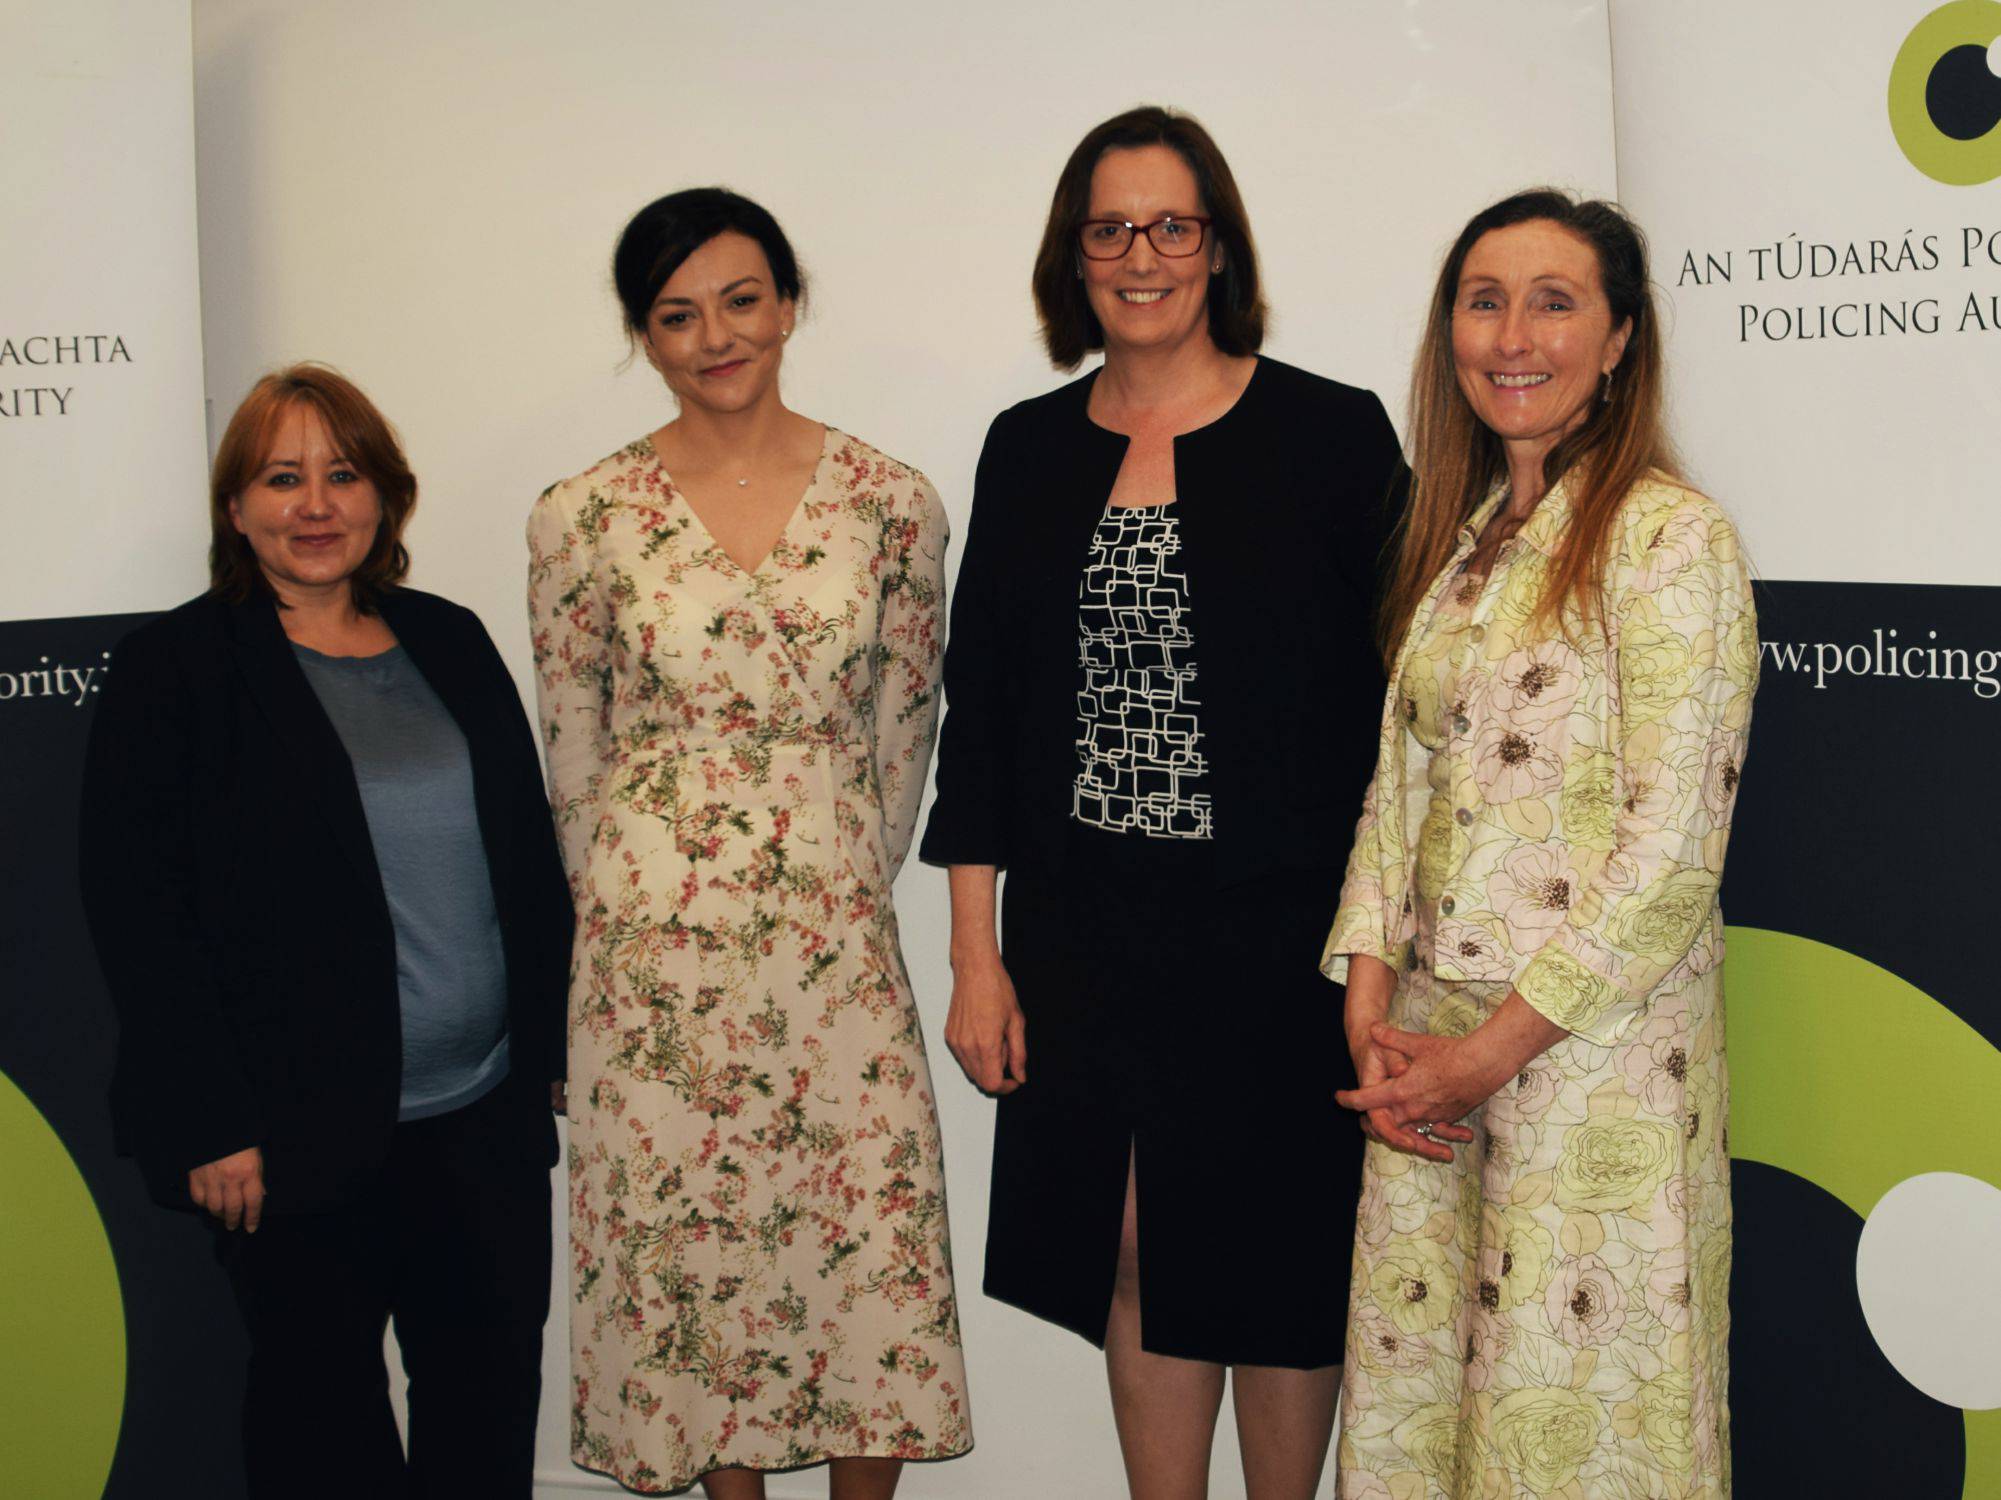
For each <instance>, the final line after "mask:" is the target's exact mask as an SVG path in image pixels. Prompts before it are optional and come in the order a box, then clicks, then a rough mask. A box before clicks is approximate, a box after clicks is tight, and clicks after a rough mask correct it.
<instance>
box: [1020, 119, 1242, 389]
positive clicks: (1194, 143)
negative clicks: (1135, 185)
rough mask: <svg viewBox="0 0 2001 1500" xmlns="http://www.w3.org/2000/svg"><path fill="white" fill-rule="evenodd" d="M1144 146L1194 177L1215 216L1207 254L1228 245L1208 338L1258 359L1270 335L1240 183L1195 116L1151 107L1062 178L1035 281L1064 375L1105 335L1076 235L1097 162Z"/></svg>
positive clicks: (1093, 137)
mask: <svg viewBox="0 0 2001 1500" xmlns="http://www.w3.org/2000/svg"><path fill="white" fill-rule="evenodd" d="M1138 146H1166V147H1167V148H1168V149H1169V150H1171V151H1173V152H1174V153H1175V154H1176V155H1178V156H1179V157H1180V158H1181V159H1182V160H1183V161H1185V162H1187V163H1188V170H1189V171H1191V172H1193V173H1194V174H1195V188H1196V191H1197V192H1198V193H1199V194H1200V196H1201V199H1202V201H1201V203H1199V204H1198V205H1197V207H1198V208H1199V209H1200V211H1201V212H1202V213H1204V214H1207V215H1208V216H1209V218H1210V219H1211V220H1212V222H1211V224H1210V225H1209V234H1210V236H1211V238H1209V239H1208V240H1206V241H1205V243H1204V245H1203V253H1204V254H1205V255H1213V254H1214V247H1215V246H1217V245H1220V246H1222V249H1223V269H1222V271H1221V272H1220V273H1219V274H1218V275H1216V276H1213V277H1211V278H1210V280H1209V337H1210V338H1212V339H1214V340H1215V343H1216V347H1217V348H1218V349H1221V350H1222V351H1223V352H1224V353H1225V354H1231V355H1243V354H1255V353H1257V352H1258V349H1259V348H1260V346H1262V345H1263V343H1264V339H1265V314H1266V308H1265V299H1264V292H1263V289H1262V288H1261V286H1260V285H1259V282H1258V251H1257V246H1256V245H1255V244H1254V243H1253V242H1252V240H1251V221H1250V218H1249V217H1248V216H1247V215H1246V214H1245V213H1244V199H1243V195H1242V194H1241V193H1239V192H1238V191H1237V179H1236V178H1235V177H1233V176H1231V175H1230V164H1229V163H1228V162H1227V161H1225V160H1224V159H1223V153H1222V151H1221V150H1219V149H1218V148H1217V145H1216V142H1215V140H1214V139H1213V138H1212V137H1211V136H1210V134H1209V132H1208V131H1206V130H1204V129H1203V128H1202V126H1201V125H1200V124H1199V123H1198V122H1197V121H1196V120H1195V119H1194V118H1192V117H1191V116H1189V115H1184V114H1177V113H1176V112H1175V111H1173V110H1171V109H1162V108H1161V107H1160V106H1159V105H1155V104H1146V105H1141V106H1140V107H1139V108H1138V109H1129V110H1127V111H1126V112H1125V113H1124V114H1122V115H1114V116H1113V117H1112V118H1111V119H1109V120H1107V121H1105V122H1104V124H1102V125H1099V126H1096V127H1094V128H1093V129H1092V130H1091V131H1090V132H1089V133H1088V134H1087V135H1085V137H1084V139H1083V140H1081V141H1079V142H1078V143H1077V149H1076V150H1074V151H1072V152H1071V153H1070V159H1069V160H1068V161H1067V162H1065V163H1064V164H1063V172H1062V175H1061V176H1059V177H1058V178H1057V179H1056V193H1055V196H1054V197H1052V198H1051V199H1050V202H1049V222H1048V223H1047V224H1045V225H1044V226H1043V230H1042V247H1041V249H1039V250H1037V251H1036V252H1035V274H1034V276H1033V278H1032V279H1031V285H1032V286H1033V288H1034V291H1035V310H1036V312H1037V313H1038V314H1039V315H1040V316H1041V319H1042V342H1043V343H1044V344H1045V345H1046V346H1047V347H1048V349H1049V358H1050V361H1051V362H1052V363H1053V364H1054V365H1055V366H1056V367H1057V368H1058V369H1059V370H1074V369H1076V368H1077V366H1078V365H1079V364H1080V363H1082V362H1083V359H1084V356H1085V355H1086V354H1089V353H1091V352H1092V351H1093V350H1095V349H1102V348H1104V347H1105V330H1104V328H1103V327H1102V326H1101V325H1100V324H1099V322H1098V315H1097V314H1096V313H1094V312H1092V311H1091V302H1090V299H1089V298H1088V297H1086V296H1085V295H1084V281H1083V278H1082V276H1080V275H1079V274H1078V271H1079V262H1078V256H1079V254H1080V251H1079V250H1078V248H1077V232H1078V230H1079V229H1081V228H1082V227H1083V223H1084V220H1085V219H1086V218H1087V217H1089V215H1090V212H1091V173H1092V172H1093V171H1094V170H1096V168H1097V165H1098V159H1099V158H1100V157H1101V156H1103V155H1104V154H1105V153H1106V152H1107V151H1120V150H1127V149H1130V148H1133V147H1138Z"/></svg>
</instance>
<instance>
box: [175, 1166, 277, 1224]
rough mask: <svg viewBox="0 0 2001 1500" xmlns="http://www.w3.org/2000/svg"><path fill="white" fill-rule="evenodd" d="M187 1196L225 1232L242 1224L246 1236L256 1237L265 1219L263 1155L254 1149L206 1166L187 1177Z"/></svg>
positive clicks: (200, 1167)
mask: <svg viewBox="0 0 2001 1500" xmlns="http://www.w3.org/2000/svg"><path fill="white" fill-rule="evenodd" d="M188 1196H189V1197H190V1198H192V1199H194V1200H195V1207H197V1208H204V1209H207V1210H208V1211H209V1212H210V1213H212V1214H214V1215H215V1216H216V1217H217V1218H218V1219H220V1220H222V1227H223V1228H224V1229H234V1228H236V1226H237V1225H238V1224H241V1225H242V1226H243V1229H244V1232H245V1233H247V1234H255V1233H257V1226H258V1224H260V1223H261V1222H263V1219H264V1153H263V1152H262V1151H260V1150H258V1149H257V1147H255V1146H251V1147H249V1148H247V1149H246V1150H242V1151H232V1152H230V1154H229V1155H227V1156H224V1157H219V1158H217V1159H216V1160H215V1161H211V1162H205V1163H203V1164H202V1165H201V1166H199V1167H196V1168H195V1169H194V1170H193V1171H192V1172H190V1173H188Z"/></svg>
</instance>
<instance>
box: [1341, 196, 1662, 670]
mask: <svg viewBox="0 0 2001 1500" xmlns="http://www.w3.org/2000/svg"><path fill="white" fill-rule="evenodd" d="M1531 221H1546V222H1548V223H1551V224H1555V225H1557V226H1558V227H1559V228H1563V229H1567V230H1569V231H1570V232H1571V233H1572V234H1574V235H1576V236H1577V237H1578V238H1579V239H1581V240H1583V241H1584V242H1585V243H1586V244H1587V245H1589V246H1590V247H1591V250H1592V253H1593V254H1594V255H1595V256H1596V258H1597V261H1598V276H1599V280H1600V282H1601V283H1602V284H1603V286H1604V288H1605V298H1606V301H1607V302H1609V303H1610V304H1611V309H1612V326H1613V327H1614V328H1617V327H1618V326H1619V325H1620V324H1622V323H1624V322H1626V321H1627V320H1628V319H1630V320H1631V322H1632V333H1631V334H1630V335H1629V336H1628V338H1627V340H1626V349H1625V353H1624V355H1623V357H1622V358H1621V359H1620V361H1619V365H1618V368H1617V369H1616V370H1614V371H1613V372H1612V380H1611V384H1610V386H1609V388H1608V389H1607V392H1606V399H1604V400H1603V401H1596V402H1594V403H1593V405H1592V407H1591V410H1590V412H1589V414H1588V415H1587V416H1586V417H1585V419H1584V422H1583V425H1582V426H1580V427H1579V428H1578V429H1577V430H1576V431H1575V432H1573V433H1571V434H1570V435H1569V436H1567V437H1565V438H1564V439H1563V440H1562V441H1561V442H1559V443H1558V444H1557V445H1556V446H1555V447H1554V448H1552V449H1551V450H1550V452H1549V456H1548V457H1547V458H1545V459H1544V460H1543V481H1544V483H1545V485H1546V486H1549V487H1554V486H1555V484H1556V483H1557V481H1558V480H1560V479H1562V478H1564V477H1565V476H1566V475H1571V476H1573V487H1572V492H1571V495H1570V523H1569V526H1568V528H1567V531H1566V534H1565V536H1564V541H1563V547H1562V551H1561V553H1560V554H1559V555H1558V556H1557V557H1556V558H1555V559H1553V561H1552V565H1551V568H1550V573H1549V582H1548V585H1547V587H1546V588H1545V590H1544V593H1543V597H1542V599H1541V601H1540V603H1539V605H1538V607H1537V611H1536V618H1535V620H1534V622H1533V623H1534V624H1535V625H1537V626H1541V627H1552V626H1554V625H1555V624H1556V622H1557V621H1558V620H1559V619H1560V618H1561V617H1562V614H1563V611H1564V609H1565V607H1566V606H1567V605H1569V606H1575V609H1576V613H1577V614H1578V615H1580V616H1581V617H1582V618H1583V619H1585V620H1587V621H1589V620H1598V621H1600V622H1601V623H1602V617H1603V612H1604V600H1603V598H1602V597H1601V595H1602V580H1603V578H1604V573H1605V562H1606V555H1605V554H1606V549H1607V547H1608V546H1609V544H1610V539H1611V533H1612V520H1613V517H1614V516H1615V515H1616V514H1617V513H1618V510H1619V504H1620V502H1621V501H1623V500H1624V499H1625V498H1626V495H1627V493H1628V492H1629V491H1630V490H1631V489H1632V488H1633V486H1634V485H1635V484H1637V483H1638V482H1639V481H1640V480H1641V479H1642V478H1644V477H1645V476H1646V475H1647V473H1648V472H1649V471H1652V470H1658V471H1659V472H1661V473H1663V474H1665V475H1668V476H1669V477H1671V478H1679V477H1680V476H1681V467H1680V463H1679V461H1678V460H1677V458H1676V457H1675V453H1674V447H1673V444H1672V443H1671V442H1670V441H1669V440H1668V435H1667V429H1666V425H1665V421H1664V418H1663V412H1662V407H1663V395H1664V386H1665V383H1666V369H1665V364H1664V360H1663V356H1662V351H1661V337H1660V314H1659V311H1658V310H1657V309H1656V307H1655V304H1654V295H1653V283H1652V282H1651V280H1649V278H1648V273H1647V241H1646V236H1645V235H1643V234H1642V233H1641V232H1640V228H1639V226H1638V225H1637V224H1635V223H1634V222H1633V221H1632V220H1631V219H1629V218H1627V217H1626V215H1625V213H1624V212H1623V211H1622V210H1621V209H1620V208H1619V207H1618V206H1617V205H1616V204H1612V203H1606V202H1602V201H1599V200H1585V201H1579V200H1578V199H1576V198H1573V197H1572V196H1571V195H1570V194H1568V193H1565V192H1562V191H1561V190H1559V189H1556V188H1531V189H1529V190H1528V191H1527V192H1522V193H1516V194H1515V195H1514V196H1513V197H1510V198H1504V199H1502V200H1501V201H1500V202H1499V203H1496V204H1494V205H1493V206H1492V207H1490V208H1487V209H1483V210H1482V211H1481V212H1479V213H1477V214H1475V215H1474V216H1473V218H1472V219H1471V220H1470V221H1469V222H1468V223H1467V225H1466V227H1465V228H1464V229H1462V230H1461V231H1460V232H1459V238H1458V239H1456V240H1454V241H1453V243H1452V249H1451V250H1450V251H1449V252H1448V253H1447V254H1446V257H1445V263H1444V265H1442V266H1441V267H1439V271H1438V284H1437V286H1436V287H1435V288H1433V290H1432V294H1431V315H1430V317H1429V319H1428V320H1427V321H1426V323H1425V329H1424V341H1423V343H1422V344H1420V345H1419V347H1418V355H1417V363H1416V366H1415V368H1414V369H1413V370H1412V372H1411V383H1410V440H1409V447H1410V468H1411V485H1410V498H1409V500H1408V501H1407V503H1406V504H1405V507H1404V513H1403V518H1402V519H1401V521H1399V523H1398V526H1397V532H1396V536H1395V539H1394V541H1393V544H1392V545H1393V549H1394V553H1393V556H1394V561H1393V563H1392V566H1391V571H1390V581H1389V585H1388V587H1387V588H1386V589H1385V590H1384V594H1383V607H1382V614H1381V618H1380V622H1379V643H1380V645H1381V646H1382V650H1383V660H1384V662H1385V663H1387V664H1388V665H1389V667H1390V669H1391V670H1395V665H1396V656H1397V651H1398V648H1399V647H1400V646H1401V644H1402V641H1403V636H1404V632H1405V631H1407V630H1408V629H1409V628H1410V623H1411V616H1412V615H1414V614H1415V613H1416V612H1417V606H1418V603H1419V601H1421V600H1422V599H1423V598H1424V595H1425V592H1426V590H1427V589H1429V588H1430V586H1431V582H1432V580H1433V579H1435V578H1436V577H1437V576H1438V574H1439V572H1440V570H1441V569H1443V568H1444V567H1445V565H1446V564H1447V562H1449V561H1450V560H1451V557H1452V553H1453V549H1454V547H1455V546H1456V545H1457V541H1458V535H1459V528H1460V527H1461V526H1463V525H1464V524H1465V523H1466V519H1467V517H1469V516H1470V515H1472V514H1473V512H1474V511H1475V510H1477V509H1478V508H1479V505H1480V502H1481V501H1482V500H1484V499H1486V497H1487V494H1488V492H1489V491H1490V490H1492V488H1493V487H1494V485H1495V483H1496V482H1498V481H1500V480H1504V479H1506V478H1507V474H1508V463H1507V454H1506V452H1505V451H1504V450H1503V448H1502V446H1501V440H1500V439H1499V438H1498V437H1496V436H1495V435H1494V433H1493V432H1492V431H1491V430H1490V429H1489V428H1488V427H1487V425H1486V424H1485V423H1483V422H1482V421H1481V420H1480V418H1479V417H1478V416H1477V415H1475V413H1474V411H1473V408H1472V406H1471V405H1470V404H1469V403H1468V402H1467V400H1466V395H1465V392H1463V391H1461V390H1460V389H1459V375H1458V369H1457V365H1456V362H1455V361H1454V359H1453V357H1452V309H1453V306H1454V304H1455V303H1456V302H1457V301H1458V296H1459V273H1460V271H1461V269H1462V268H1463V267H1464V265H1465V263H1466V256H1467V254H1468V252H1470V251H1471V250H1472V248H1473V246H1474V244H1475V243H1476V242H1477V241H1478V240H1479V239H1480V237H1481V236H1482V235H1484V234H1487V233H1489V232H1490V231H1492V230H1496V229H1506V228H1508V227H1509V226H1511V225H1514V224H1526V223H1529V222H1531Z"/></svg>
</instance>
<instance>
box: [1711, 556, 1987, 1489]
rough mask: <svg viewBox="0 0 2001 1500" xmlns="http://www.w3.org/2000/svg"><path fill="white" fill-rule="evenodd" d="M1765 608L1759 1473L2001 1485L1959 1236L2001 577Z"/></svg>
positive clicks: (1757, 1161)
mask: <svg viewBox="0 0 2001 1500" xmlns="http://www.w3.org/2000/svg"><path fill="white" fill-rule="evenodd" d="M1758 624H1759V634H1760V637H1761V639H1762V643H1763V644H1762V654H1763V661H1762V678H1761V681H1760V685H1759V689H1758V695H1757V699H1756V704H1755V709H1754V720H1753V724H1752V733H1751V751H1750V755H1749V758H1748V760H1747V762H1746V765H1745V768H1744V785H1743V788H1742V795H1741V797H1740V800H1739V802H1738V805H1737V806H1738V812H1737V820H1736V828H1735V831H1734V832H1733V834H1732V837H1731V843H1730V857H1729V863H1728V866H1727V870H1726V875H1725V880H1724V886H1723V895H1722V901H1723V912H1724V916H1725V918H1726V919H1727V920H1728V922H1729V923H1730V935H1729V942H1730V950H1729V960H1728V963H1727V966H1726V968H1725V982H1726V991H1727V996H1728V1005H1729V1050H1730V1065H1731V1074H1732V1078H1731V1093H1732V1116H1731V1126H1730V1129H1731V1155H1732V1157H1733V1158H1734V1159H1735V1161H1734V1171H1735V1182H1734V1192H1733V1199H1734V1202H1735V1207H1736V1215H1737V1240H1736V1264H1735V1270H1734V1275H1733V1281H1732V1296H1731V1308H1732V1335H1731V1346H1730V1350H1731V1352H1730V1359H1731V1391H1730V1396H1731V1408H1732V1447H1733V1452H1734V1456H1735V1475H1734V1478H1735V1487H1736V1493H1737V1494H1739V1495H1746V1496H1764V1495H1796V1494H1797V1495H1895V1496H1897V1497H1898V1500H1961V1497H1963V1496H1964V1497H1973V1496H1987V1495H2001V1444H1997V1441H1996V1426H1995V1422H1994V1418H1995V1416H1996V1413H1995V1412H1994V1411H1993V1410H1991V1409H1990V1408H1991V1405H1992V1402H1991V1400H1990V1399H1989V1397H1988V1396H1986V1395H1984V1394H1981V1391H1982V1390H1983V1389H1984V1383H1983V1380H1982V1377H1981V1375H1980V1370H1981V1368H1982V1366H1983V1365H1985V1366H1986V1367H1988V1368H1990V1369H1991V1367H1992V1363H1993V1360H1994V1357H1995V1356H1994V1353H1993V1350H1994V1338H1993V1334H1992V1330H1990V1329H1988V1328H1987V1327H1986V1326H1985V1322H1986V1317H1985V1314H1984V1313H1983V1311H1982V1308H1983V1306H1984V1305H1985V1304H1987V1303H1991V1302H1992V1301H1993V1299H1991V1298H1984V1297H1983V1296H1982V1294H1981V1293H1980V1291H1979V1287H1980V1286H1981V1285H1982V1284H1984V1281H1985V1279H1986V1278H1989V1277H1991V1275H1992V1261H1991V1254H1990V1250H1991V1247H1986V1246H1982V1245H1977V1244H1974V1243H1971V1242H1969V1241H1968V1239H1967V1236H1966V1232H1965V1231H1964V1229H1963V1228H1962V1227H1960V1226H1961V1224H1962V1223H1963V1222H1964V1218H1965V1214H1964V1210H1965V1206H1966V1205H1967V1204H1968V1203H1972V1204H1973V1205H1974V1207H1975V1210H1976V1212H1977V1211H1978V1210H1979V1205H1980V1204H1982V1203H1985V1202H1987V1201H1988V1200H1987V1197H1986V1196H1985V1195H1991V1194H1992V1192H1993V1188H1992V1186H1991V1184H1993V1183H1995V1182H1996V1181H1997V1180H2001V1132H1997V1131H1996V1130H1995V1125H1994V1117H1993V1108H1994V1101H1995V1096H1996V1093H1997V1085H2001V1052H1997V1051H1996V1046H1997V1044H2001V995H1998V994H1997V991H1996V986H1995V981H1994V964H1993V962H1992V958H1991V946H1992V944H1993V943H1994V941H1995V934H1996V932H1997V930H1998V929H2001V922H1997V919H1996V916H1995V914H1994V912H1993V910H1992V905H1993V903H1992V901H1991V900H1990V899H1989V884H1990V883H1989V882H1988V881H1987V879H1986V878H1985V876H1986V860H1987V858H1988V857H1989V856H1990V855H1992V854H1993V853H1994V851H1995V849H1996V847H1997V843H2001V795H1997V785H2001V783H1997V779H1996V767H1997V763H2001V757H1997V754H1996V736H1997V732H2001V589H1991V588H1966V587H1944V586H1906V585H1892V584H1848V583H1766V584H1761V585H1759V588H1758ZM1928 1215H1929V1216H1930V1217H1927V1216H1928ZM1955 1215H1957V1217H1955Z"/></svg>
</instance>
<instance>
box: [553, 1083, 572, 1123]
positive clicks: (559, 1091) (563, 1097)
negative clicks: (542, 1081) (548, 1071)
mask: <svg viewBox="0 0 2001 1500" xmlns="http://www.w3.org/2000/svg"><path fill="white" fill-rule="evenodd" d="M549 1108H551V1109H553V1110H554V1111H555V1112H556V1113H557V1114H559V1115H566V1114H568V1113H569V1112H570V1082H569V1080H568V1079H567V1078H557V1079H554V1080H552V1081H551V1082H550V1084H549Z"/></svg>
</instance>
